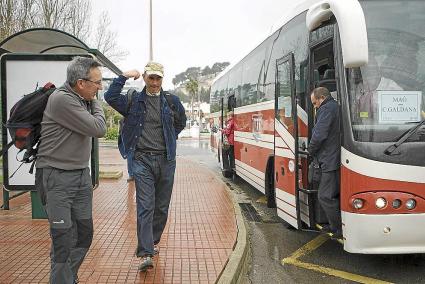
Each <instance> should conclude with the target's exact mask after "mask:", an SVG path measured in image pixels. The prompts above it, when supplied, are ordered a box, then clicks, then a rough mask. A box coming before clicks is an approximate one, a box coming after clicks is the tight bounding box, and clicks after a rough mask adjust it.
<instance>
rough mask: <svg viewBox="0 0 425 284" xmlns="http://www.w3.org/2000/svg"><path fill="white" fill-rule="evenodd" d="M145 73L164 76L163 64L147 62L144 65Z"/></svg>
mask: <svg viewBox="0 0 425 284" xmlns="http://www.w3.org/2000/svg"><path fill="white" fill-rule="evenodd" d="M145 73H146V75H148V76H149V75H158V76H159V77H164V66H162V64H160V63H157V62H152V61H151V62H148V64H146V66H145Z"/></svg>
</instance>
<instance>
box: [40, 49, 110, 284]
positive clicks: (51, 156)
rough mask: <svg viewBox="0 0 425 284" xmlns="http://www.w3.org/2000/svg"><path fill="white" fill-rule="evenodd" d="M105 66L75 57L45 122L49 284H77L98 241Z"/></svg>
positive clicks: (44, 191)
mask: <svg viewBox="0 0 425 284" xmlns="http://www.w3.org/2000/svg"><path fill="white" fill-rule="evenodd" d="M100 66H101V65H100V63H98V62H97V61H95V60H93V59H91V58H85V57H76V58H74V59H73V60H72V61H71V63H70V64H69V66H68V68H67V79H66V82H65V84H64V85H63V86H62V87H60V88H58V89H56V90H55V91H54V92H53V93H52V94H51V95H50V97H49V99H48V102H47V105H46V108H45V110H44V115H43V120H42V122H41V137H40V145H39V148H38V154H37V161H36V169H37V170H36V188H37V190H38V192H39V194H40V197H41V200H42V203H43V205H45V208H46V211H47V217H48V219H49V225H50V236H51V239H52V247H51V253H50V257H51V271H50V283H61V284H62V283H63V284H68V283H78V275H77V274H78V269H79V267H80V265H81V263H82V262H83V260H84V258H85V255H86V254H87V251H88V250H89V247H90V245H91V242H92V238H93V219H92V198H93V186H92V182H91V178H90V169H89V161H90V155H91V145H92V137H102V136H104V135H105V132H106V121H105V115H104V113H103V110H102V106H101V104H100V102H99V101H98V100H97V99H96V95H97V93H98V91H99V90H101V89H102V74H101V71H100V69H99V67H100Z"/></svg>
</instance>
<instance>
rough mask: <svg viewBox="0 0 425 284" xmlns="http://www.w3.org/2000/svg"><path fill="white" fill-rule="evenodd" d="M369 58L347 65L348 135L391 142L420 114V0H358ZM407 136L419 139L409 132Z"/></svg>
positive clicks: (423, 64)
mask: <svg viewBox="0 0 425 284" xmlns="http://www.w3.org/2000/svg"><path fill="white" fill-rule="evenodd" d="M361 5H362V7H363V11H364V14H365V18H366V26H367V32H368V41H369V63H368V65H367V66H364V67H361V68H351V69H348V70H347V86H348V99H349V106H350V117H351V125H352V131H353V137H354V139H355V140H356V141H359V142H395V141H397V140H398V139H399V138H400V136H401V135H403V133H405V132H406V131H408V130H409V129H411V128H412V126H414V125H416V124H418V123H420V122H421V121H422V120H423V119H424V118H425V26H424V22H425V21H424V20H425V16H424V15H425V5H424V3H423V1H405V0H402V1H401V0H400V1H383V0H376V1H362V2H361ZM408 141H409V142H415V141H421V137H420V135H411V137H409V140H408Z"/></svg>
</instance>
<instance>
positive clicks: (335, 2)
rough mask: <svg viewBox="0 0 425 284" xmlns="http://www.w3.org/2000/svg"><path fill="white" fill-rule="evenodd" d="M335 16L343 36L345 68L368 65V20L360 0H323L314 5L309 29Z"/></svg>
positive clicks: (308, 18) (310, 14)
mask: <svg viewBox="0 0 425 284" xmlns="http://www.w3.org/2000/svg"><path fill="white" fill-rule="evenodd" d="M332 15H334V16H335V18H336V20H337V23H338V28H339V34H340V38H341V49H342V57H343V62H344V67H345V68H354V67H360V66H363V65H366V64H367V62H368V52H369V51H368V41H367V30H366V21H365V17H364V14H363V9H362V7H361V6H360V3H359V1H358V0H344V1H340V0H323V1H321V2H319V3H317V4H314V5H312V6H311V7H310V8H309V10H308V12H307V17H306V24H307V28H308V29H309V31H313V30H315V29H317V28H318V27H320V25H322V23H324V22H326V21H328V20H329V19H330V18H331V17H332Z"/></svg>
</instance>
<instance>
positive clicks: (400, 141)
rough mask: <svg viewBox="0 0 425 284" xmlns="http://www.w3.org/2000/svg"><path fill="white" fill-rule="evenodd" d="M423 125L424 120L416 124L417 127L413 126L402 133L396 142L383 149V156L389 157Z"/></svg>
mask: <svg viewBox="0 0 425 284" xmlns="http://www.w3.org/2000/svg"><path fill="white" fill-rule="evenodd" d="M424 124H425V119H424V120H422V121H421V122H419V123H418V125H416V126H413V127H412V128H411V129H409V130H408V131H407V132H406V133H404V134H403V135H402V136H401V137H400V139H398V141H397V142H395V143H394V144H392V145H390V146H389V147H388V148H387V149H385V151H384V154H386V155H391V154H392V153H393V152H394V151H395V149H397V148H398V147H399V146H400V145H401V144H403V143H404V142H405V141H406V140H407V139H409V138H410V137H411V136H412V135H413V134H414V133H415V132H416V131H417V130H418V129H419V128H420V127H421V126H422V125H424Z"/></svg>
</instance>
